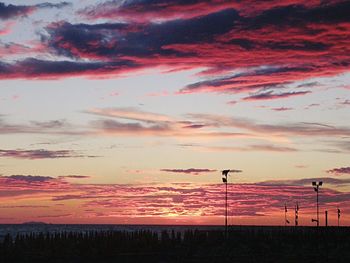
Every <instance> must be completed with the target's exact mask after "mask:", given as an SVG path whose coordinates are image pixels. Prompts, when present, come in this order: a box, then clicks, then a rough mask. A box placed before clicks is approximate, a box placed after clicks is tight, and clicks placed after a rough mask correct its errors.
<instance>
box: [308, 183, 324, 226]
mask: <svg viewBox="0 0 350 263" xmlns="http://www.w3.org/2000/svg"><path fill="white" fill-rule="evenodd" d="M312 186H313V187H314V190H315V192H316V208H317V219H312V220H311V221H312V222H315V221H316V223H317V227H319V225H320V217H319V207H318V192H319V188H320V187H321V186H322V181H319V182H312Z"/></svg>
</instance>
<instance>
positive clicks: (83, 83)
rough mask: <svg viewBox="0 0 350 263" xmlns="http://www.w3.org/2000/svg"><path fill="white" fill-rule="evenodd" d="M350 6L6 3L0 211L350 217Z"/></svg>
mask: <svg viewBox="0 0 350 263" xmlns="http://www.w3.org/2000/svg"><path fill="white" fill-rule="evenodd" d="M349 13H350V2H349V1H337V0H334V1H316V0H308V1H304V0H278V1H275V0H268V1H256V0H247V1H238V0H233V1H227V0H208V1H200V0H172V1H165V0H99V1H97V0H76V1H67V2H62V1H50V2H45V1H41V0H40V1H39V0H38V1H37V0H27V1H19V0H18V1H16V0H12V1H7V0H6V1H5V0H1V2H0V223H23V222H28V221H40V222H46V223H63V224H69V223H82V224H85V223H89V224H91V223H96V224H223V223H224V219H223V215H224V208H225V203H224V189H225V188H224V185H223V183H222V178H221V170H223V169H232V170H235V171H237V172H232V173H231V174H230V176H229V214H230V219H229V223H230V224H241V225H249V224H255V225H260V224H263V225H284V211H285V205H286V206H287V210H288V212H287V217H288V220H289V221H290V222H291V225H293V224H294V207H295V205H296V203H297V202H298V204H299V208H300V210H299V225H313V224H314V223H312V222H311V219H312V218H315V216H316V215H315V211H316V204H315V199H316V194H315V191H314V190H313V188H312V186H311V182H312V181H323V183H324V184H323V186H322V187H321V188H320V211H321V216H320V217H321V221H320V224H321V225H323V224H324V220H323V219H324V217H323V215H324V211H325V210H328V214H329V224H330V225H336V224H337V208H338V207H339V208H340V209H341V224H343V225H350V162H349V153H350V124H349V121H348V120H349V117H350V55H349V54H350V16H349V15H348V14H349ZM238 171H239V172H238Z"/></svg>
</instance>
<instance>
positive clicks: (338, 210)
mask: <svg viewBox="0 0 350 263" xmlns="http://www.w3.org/2000/svg"><path fill="white" fill-rule="evenodd" d="M337 212H338V227H339V223H340V209H339V207H338V208H337Z"/></svg>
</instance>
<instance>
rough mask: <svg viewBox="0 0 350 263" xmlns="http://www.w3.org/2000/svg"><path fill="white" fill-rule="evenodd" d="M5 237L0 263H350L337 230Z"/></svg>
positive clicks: (167, 230) (347, 244) (347, 235)
mask: <svg viewBox="0 0 350 263" xmlns="http://www.w3.org/2000/svg"><path fill="white" fill-rule="evenodd" d="M131 229H132V228H131V227H130V228H128V229H126V230H120V229H119V230H116V229H115V230H110V229H105V230H103V229H96V230H91V229H89V230H88V231H70V232H68V231H56V232H55V231H48V232H46V233H44V232H39V231H36V232H32V233H29V232H27V233H22V234H17V235H13V234H12V235H5V236H4V238H3V240H2V241H1V242H0V262H65V263H70V262H106V263H107V262H108V263H109V262H350V229H349V228H345V227H341V228H337V227H328V228H325V227H320V228H319V229H317V228H312V227H298V228H293V227H287V228H284V227H248V226H245V227H243V226H242V227H233V228H231V229H230V231H229V235H228V237H227V238H225V232H224V231H223V229H222V228H220V227H199V228H198V229H196V227H159V228H157V227H153V228H152V227H149V228H147V227H146V228H145V227H144V228H141V227H140V228H139V229H134V230H133V231H131Z"/></svg>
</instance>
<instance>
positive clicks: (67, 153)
mask: <svg viewBox="0 0 350 263" xmlns="http://www.w3.org/2000/svg"><path fill="white" fill-rule="evenodd" d="M0 157H7V158H17V159H31V160H34V159H59V158H78V157H96V156H92V155H91V156H89V155H83V154H78V153H76V152H74V151H72V150H56V151H53V150H44V149H37V150H22V149H16V150H1V149H0Z"/></svg>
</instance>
